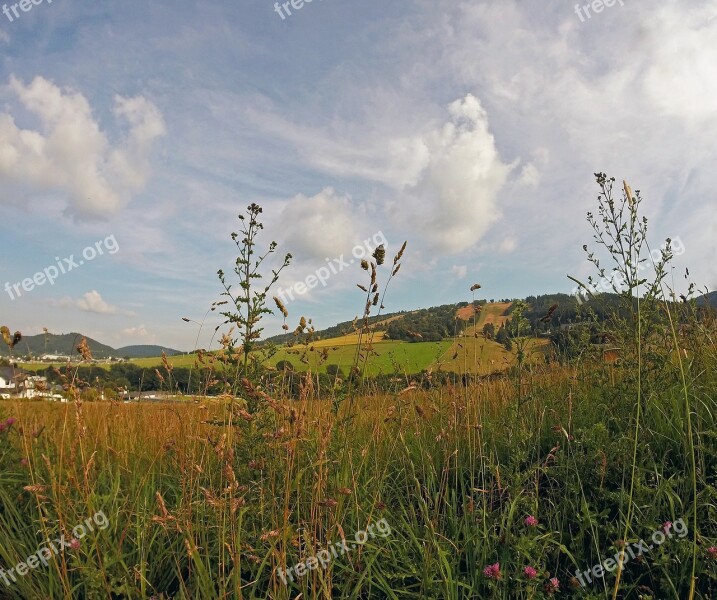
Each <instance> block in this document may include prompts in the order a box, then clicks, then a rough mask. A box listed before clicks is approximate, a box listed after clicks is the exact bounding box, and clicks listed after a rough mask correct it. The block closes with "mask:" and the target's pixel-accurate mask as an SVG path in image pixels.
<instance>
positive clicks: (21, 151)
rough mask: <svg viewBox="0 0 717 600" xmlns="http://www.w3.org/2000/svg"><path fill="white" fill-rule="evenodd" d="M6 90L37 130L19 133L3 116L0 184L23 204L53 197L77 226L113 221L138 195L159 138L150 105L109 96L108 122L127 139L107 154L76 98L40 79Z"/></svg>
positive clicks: (157, 117)
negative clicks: (117, 124)
mask: <svg viewBox="0 0 717 600" xmlns="http://www.w3.org/2000/svg"><path fill="white" fill-rule="evenodd" d="M6 89H7V91H9V92H10V93H11V94H13V95H14V97H16V99H17V100H18V101H19V104H20V108H21V110H18V111H17V112H18V113H20V114H22V112H23V111H26V112H29V113H30V114H32V115H34V116H35V117H36V118H37V120H38V121H39V124H40V127H39V128H38V129H37V130H35V129H28V128H22V127H20V126H18V125H17V123H16V121H15V118H14V117H13V115H12V114H10V113H9V112H5V113H3V114H0V184H3V185H4V186H9V187H11V188H12V189H14V190H15V191H16V193H21V194H22V195H24V196H26V197H29V198H33V197H34V196H37V195H39V194H42V193H45V194H46V193H55V194H60V195H61V196H62V197H63V198H65V199H66V213H67V214H69V215H71V216H72V217H73V218H75V219H77V220H91V219H100V218H106V217H108V216H110V215H113V214H115V213H117V212H118V211H119V210H120V209H122V208H123V207H124V206H126V205H127V203H129V201H130V200H131V198H132V195H133V194H134V193H136V192H137V191H139V190H141V189H142V188H143V187H144V185H145V184H146V182H147V179H148V178H149V172H150V160H149V155H150V150H151V148H152V144H153V143H154V141H155V140H156V139H157V138H159V137H160V136H162V135H163V134H164V132H165V126H164V121H163V119H162V115H161V113H160V111H159V109H157V107H156V106H154V105H153V104H152V103H151V102H149V101H148V100H146V99H145V98H142V97H136V98H123V97H122V96H115V107H114V115H115V117H116V118H117V119H118V120H119V121H124V122H126V123H128V124H129V131H128V132H127V134H126V136H125V138H124V140H123V141H121V142H120V143H119V144H118V145H117V146H116V147H112V145H111V144H110V141H109V140H108V136H107V134H106V133H105V132H104V131H102V130H101V128H100V125H99V123H98V121H97V120H96V119H95V118H94V116H93V114H92V108H91V106H90V103H89V102H88V100H87V99H86V98H85V97H84V96H83V95H82V94H81V93H79V92H76V91H73V90H69V89H62V88H60V87H59V86H57V85H55V84H54V83H53V82H51V81H49V80H47V79H45V78H43V77H39V76H38V77H35V79H33V81H32V82H31V83H30V84H28V85H25V84H24V83H23V82H22V81H20V80H19V79H17V78H15V77H11V78H10V82H9V84H8V85H7V88H6Z"/></svg>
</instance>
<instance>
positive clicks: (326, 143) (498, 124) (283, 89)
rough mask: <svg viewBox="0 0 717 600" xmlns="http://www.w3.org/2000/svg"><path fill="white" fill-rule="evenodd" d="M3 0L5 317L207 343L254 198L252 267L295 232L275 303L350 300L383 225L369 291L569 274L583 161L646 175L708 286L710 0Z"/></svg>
mask: <svg viewBox="0 0 717 600" xmlns="http://www.w3.org/2000/svg"><path fill="white" fill-rule="evenodd" d="M296 7H299V8H296ZM23 9H24V10H23ZM2 10H3V12H2V13H1V14H0V56H1V58H0V220H1V222H2V224H3V227H2V230H3V233H2V236H0V250H1V251H2V260H0V287H2V289H1V290H0V310H1V311H2V313H1V315H2V318H1V319H0V320H1V321H2V324H5V325H7V326H8V327H10V329H11V330H13V331H15V330H20V331H22V332H23V333H24V334H25V335H31V334H36V333H40V332H41V331H42V329H43V327H47V328H48V329H49V330H50V331H51V332H53V333H70V332H81V333H83V334H85V335H88V336H90V337H92V338H94V339H96V340H98V341H100V342H102V343H105V344H108V345H111V346H114V347H120V346H124V345H130V344H160V345H163V346H167V347H171V348H176V349H179V350H191V349H193V348H195V347H205V348H207V347H210V346H212V344H214V345H215V342H213V341H212V334H213V331H214V328H215V326H216V325H219V324H220V323H221V318H219V317H217V315H216V314H215V313H211V312H210V313H209V314H208V315H207V311H208V309H209V308H210V306H211V304H212V303H213V302H215V301H217V300H221V299H222V297H221V296H220V294H221V293H222V291H223V290H222V287H221V284H220V282H219V280H218V278H217V270H219V269H223V270H224V271H226V272H227V273H231V271H232V268H233V265H234V261H235V259H236V256H237V249H236V247H235V245H234V242H233V241H232V239H231V234H232V232H235V231H238V229H239V227H240V221H239V220H238V218H237V217H238V215H239V214H241V213H244V212H245V210H246V207H247V206H248V205H249V204H250V203H253V202H256V203H258V204H259V205H261V206H262V207H263V213H262V215H261V217H262V220H263V223H264V230H263V231H262V232H261V235H260V237H259V239H258V243H259V246H258V247H259V248H261V247H266V246H268V244H269V243H270V242H271V241H276V242H277V243H278V248H277V251H276V252H275V253H274V254H272V255H270V256H269V258H268V259H267V261H266V262H265V265H266V267H267V269H269V270H270V269H272V268H277V267H278V266H279V265H280V264H281V261H282V259H283V256H284V254H285V253H287V252H290V253H291V254H292V256H293V261H292V264H291V266H290V267H289V268H288V269H286V270H285V271H283V272H282V274H281V279H280V281H279V283H278V287H277V288H275V290H274V291H273V292H272V295H273V294H274V293H280V294H283V295H282V296H281V297H282V298H284V299H285V303H286V307H287V309H288V311H289V319H288V322H289V324H290V325H291V327H292V329H293V328H294V327H295V325H296V323H298V320H299V319H300V317H301V316H306V318H312V320H313V324H314V325H315V326H316V327H317V329H318V328H323V327H329V326H331V325H334V324H335V323H336V322H338V321H345V320H351V319H352V318H353V317H354V316H356V315H357V314H361V313H362V311H363V303H364V295H363V293H362V292H361V291H360V290H359V289H358V288H357V287H356V284H357V283H363V282H364V279H365V277H364V275H365V274H364V273H363V272H362V271H361V269H360V266H359V264H358V263H359V258H360V257H361V256H362V255H363V254H364V253H366V252H369V253H370V252H371V251H372V250H373V249H374V248H375V246H376V245H377V244H378V243H384V244H385V245H386V247H387V254H388V256H389V260H388V262H389V263H390V262H391V259H392V257H393V255H394V254H395V253H396V252H397V251H398V249H399V248H400V246H401V244H402V243H403V242H404V241H407V249H406V252H405V255H404V260H403V264H402V267H401V271H400V272H399V273H398V274H397V276H396V277H395V278H394V279H393V280H392V281H391V284H390V287H389V289H388V292H387V295H386V300H385V302H384V304H385V310H386V311H387V312H392V311H396V310H410V309H415V308H420V307H429V306H435V305H439V304H447V303H453V302H460V301H470V300H471V292H470V291H469V288H470V287H471V285H472V284H474V283H476V282H478V283H480V284H481V285H482V289H481V290H480V293H481V294H483V297H485V298H486V299H493V298H495V299H500V298H518V297H526V296H528V295H535V294H540V293H553V292H565V293H570V291H571V290H572V289H573V286H574V283H573V282H572V281H570V280H569V279H568V278H567V275H572V276H574V277H578V278H585V277H586V276H587V275H588V274H591V273H593V271H592V270H591V268H590V265H589V263H588V262H587V261H586V259H585V252H584V251H583V249H582V246H583V244H586V243H587V244H591V234H592V232H591V229H590V226H589V225H588V223H587V221H586V213H587V212H588V211H596V207H597V204H596V200H597V194H598V187H597V185H596V183H595V177H594V175H593V174H594V173H596V172H605V173H607V174H608V175H609V176H614V177H615V178H616V179H617V183H618V186H619V185H620V184H621V182H622V180H623V179H624V180H627V181H628V182H629V183H630V185H631V186H632V187H633V188H634V189H639V190H640V191H641V195H642V197H643V199H644V200H643V204H642V209H643V211H644V214H645V216H647V218H648V219H649V228H650V236H649V237H650V241H651V244H652V245H653V246H659V245H660V244H661V243H662V242H663V241H664V239H665V238H667V237H670V238H672V239H679V241H680V243H681V248H682V250H683V251H682V252H681V253H680V256H677V257H676V259H675V262H674V271H673V272H671V274H670V282H671V283H672V282H673V281H674V285H675V287H676V288H677V289H684V287H685V285H686V283H685V280H684V277H683V274H684V271H685V268H686V267H689V271H690V276H691V280H692V281H694V282H695V283H696V284H697V285H698V286H699V287H701V288H707V289H709V290H713V289H715V287H717V262H716V261H715V260H714V259H715V254H716V252H715V251H716V250H717V242H716V241H715V240H716V239H717V211H716V208H717V206H716V204H717V203H716V192H715V190H717V169H715V168H714V165H715V163H716V161H717V143H716V140H717V72H716V69H717V0H662V1H661V2H659V3H656V2H647V1H646V0H613V1H612V2H610V0H607V1H606V3H603V2H602V1H601V0H597V2H592V3H590V4H588V3H587V2H586V1H585V2H584V3H583V5H576V4H575V3H574V2H568V1H562V0H543V1H542V2H527V1H525V0H487V1H480V0H471V1H466V2H463V1H461V0H394V1H387V0H351V1H348V0H313V2H305V1H304V2H302V0H294V5H293V6H292V4H291V3H286V5H285V6H281V5H279V4H274V3H273V2H271V1H270V0H251V1H249V0H231V1H228V0H226V1H225V0H213V1H212V2H208V1H205V2H198V1H190V0H171V1H170V0H154V1H153V2H151V3H150V2H138V1H136V0H122V2H120V1H119V0H103V1H102V2H86V1H85V2H81V1H79V0H52V1H51V0H32V1H31V0H23V2H20V3H15V4H14V3H12V2H10V3H7V4H4V5H3V7H2ZM367 249H368V250H367ZM389 273H390V271H389V270H388V267H384V268H382V270H381V271H380V277H381V281H385V280H386V277H387V276H388V275H389ZM319 280H320V281H319ZM23 282H24V284H23ZM13 286H14V287H13ZM302 292H303V293H302ZM275 312H276V311H275ZM183 318H186V319H189V320H190V321H189V322H186V321H184V320H183ZM281 324H282V321H281V318H280V317H277V316H268V317H267V319H266V321H265V323H264V325H265V333H266V334H275V333H279V332H280V331H281V329H280V327H281ZM200 326H201V328H200Z"/></svg>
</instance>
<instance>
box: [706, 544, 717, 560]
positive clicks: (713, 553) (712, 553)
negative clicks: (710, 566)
mask: <svg viewBox="0 0 717 600" xmlns="http://www.w3.org/2000/svg"><path fill="white" fill-rule="evenodd" d="M707 555H708V556H709V557H710V558H711V559H712V560H714V559H716V558H717V548H715V547H714V546H710V547H709V548H707Z"/></svg>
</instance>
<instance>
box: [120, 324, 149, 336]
mask: <svg viewBox="0 0 717 600" xmlns="http://www.w3.org/2000/svg"><path fill="white" fill-rule="evenodd" d="M122 335H125V336H127V337H134V338H148V337H150V333H149V331H147V328H146V327H145V326H144V325H139V326H137V327H127V328H126V329H123V330H122Z"/></svg>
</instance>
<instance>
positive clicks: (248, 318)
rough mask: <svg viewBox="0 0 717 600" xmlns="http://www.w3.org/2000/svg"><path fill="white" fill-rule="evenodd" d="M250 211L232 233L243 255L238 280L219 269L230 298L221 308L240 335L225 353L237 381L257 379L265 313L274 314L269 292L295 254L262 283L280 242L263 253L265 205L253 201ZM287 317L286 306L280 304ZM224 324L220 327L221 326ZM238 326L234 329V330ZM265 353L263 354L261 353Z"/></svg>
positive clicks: (239, 259)
mask: <svg viewBox="0 0 717 600" xmlns="http://www.w3.org/2000/svg"><path fill="white" fill-rule="evenodd" d="M246 213H247V215H246V216H244V215H239V220H240V221H241V229H240V230H239V233H236V232H233V233H232V234H231V237H232V240H233V241H234V243H235V244H236V246H237V248H238V250H239V256H238V257H237V259H236V263H235V265H234V269H233V270H234V274H235V275H236V276H237V277H238V284H236V285H235V284H233V283H230V282H229V281H228V280H227V277H226V275H225V273H224V271H223V270H221V269H220V270H219V271H217V275H218V276H219V281H220V282H221V284H222V286H223V287H224V292H222V294H221V295H222V296H224V297H226V298H227V301H226V302H227V305H228V306H227V308H226V310H224V311H222V312H220V314H221V315H222V316H223V317H224V318H225V320H224V322H223V323H222V325H231V326H232V327H233V328H236V331H237V337H233V336H231V335H230V339H229V340H228V341H227V344H226V350H227V352H226V353H225V354H226V355H227V356H228V357H229V362H230V363H232V364H234V365H236V370H237V373H236V375H237V377H236V378H235V380H234V382H233V385H235V386H236V385H237V384H238V383H239V382H241V381H242V380H243V379H247V380H249V381H254V382H256V381H257V380H258V378H259V375H260V373H261V368H262V366H261V365H262V362H263V360H264V359H265V358H266V356H265V355H264V354H263V353H261V352H258V353H257V352H255V351H256V350H257V345H258V340H259V339H260V338H261V332H262V331H263V327H260V322H261V319H262V318H263V317H264V315H267V314H273V311H272V310H271V309H270V308H268V307H267V296H268V294H269V291H270V289H271V287H272V286H273V285H274V284H275V283H276V282H277V281H278V280H279V274H280V273H281V271H282V270H283V269H285V268H286V267H288V266H289V264H290V263H291V259H292V256H291V254H289V253H287V254H286V255H285V256H284V260H283V262H282V264H281V266H280V267H279V268H278V269H272V270H271V278H270V279H269V283H268V284H266V285H264V286H263V287H262V285H260V283H259V282H260V280H261V279H263V277H264V276H263V274H262V272H261V269H260V268H261V266H262V264H263V263H264V261H265V260H266V259H267V258H268V257H269V256H270V255H271V254H273V253H274V252H275V251H276V248H277V243H276V242H274V241H272V242H271V243H270V244H269V247H268V249H266V250H265V251H264V252H263V253H262V252H260V251H259V250H257V247H256V246H257V241H256V240H257V236H258V235H259V233H260V232H261V230H262V229H264V225H263V224H262V223H261V221H260V220H259V215H261V213H262V208H261V207H260V206H259V205H258V204H254V203H252V204H250V205H249V206H248V207H247V210H246ZM279 308H280V310H281V309H283V310H282V313H283V314H284V318H286V314H287V313H286V309H285V308H283V306H281V307H279ZM219 327H220V326H218V327H217V329H218V328H219ZM233 331H234V329H232V332H233ZM257 354H262V356H257Z"/></svg>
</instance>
